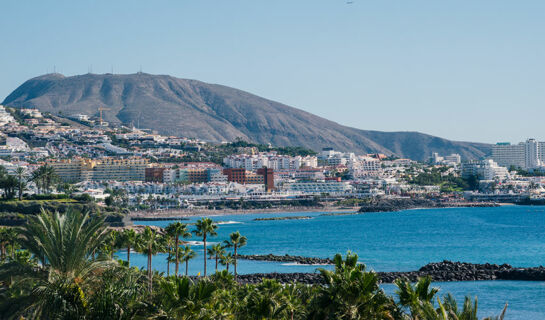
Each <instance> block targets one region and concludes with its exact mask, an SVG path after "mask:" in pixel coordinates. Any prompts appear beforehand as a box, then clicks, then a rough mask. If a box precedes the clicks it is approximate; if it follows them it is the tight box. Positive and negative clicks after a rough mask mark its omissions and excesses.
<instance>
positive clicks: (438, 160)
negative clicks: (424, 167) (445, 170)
mask: <svg viewBox="0 0 545 320" xmlns="http://www.w3.org/2000/svg"><path fill="white" fill-rule="evenodd" d="M431 159H432V163H433V164H446V165H449V166H457V165H459V164H460V163H461V162H462V157H461V156H460V155H459V154H457V153H453V154H451V155H449V156H444V157H442V156H440V155H439V153H437V152H434V153H432V154H431Z"/></svg>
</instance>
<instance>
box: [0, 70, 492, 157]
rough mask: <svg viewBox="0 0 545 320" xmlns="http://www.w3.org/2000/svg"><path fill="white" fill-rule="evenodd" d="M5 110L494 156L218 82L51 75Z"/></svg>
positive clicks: (180, 130) (264, 138) (265, 138)
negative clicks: (351, 123)
mask: <svg viewBox="0 0 545 320" xmlns="http://www.w3.org/2000/svg"><path fill="white" fill-rule="evenodd" d="M2 104H4V105H6V106H12V107H16V108H21V107H36V108H38V109H40V110H41V111H48V112H51V113H54V114H59V112H61V113H62V114H63V115H72V114H78V113H82V114H87V115H89V116H97V115H98V107H105V108H109V109H110V110H106V111H104V112H103V114H104V119H105V120H106V121H110V122H113V123H122V124H125V125H130V124H131V123H133V124H138V123H139V124H140V127H143V128H150V129H153V130H157V131H158V132H159V133H161V134H166V135H179V136H186V137H196V138H200V139H203V140H206V141H211V142H221V141H233V140H234V139H236V138H243V139H245V140H248V141H251V142H257V143H271V144H273V145H278V146H304V147H307V148H312V149H314V150H319V149H320V148H323V147H333V148H335V149H337V150H340V151H352V152H356V153H384V154H387V155H396V156H399V157H407V158H411V159H415V160H424V159H427V158H428V157H429V156H430V155H431V152H439V153H440V154H450V153H460V154H461V155H462V157H463V158H465V159H475V158H481V157H483V156H485V155H487V154H489V153H490V148H491V146H490V145H488V144H484V143H473V142H460V141H451V140H447V139H443V138H439V137H435V136H431V135H427V134H423V133H419V132H414V131H398V132H383V131H376V130H362V129H356V128H351V127H347V126H343V125H341V124H338V123H336V122H334V121H331V120H328V119H325V118H321V117H319V116H316V115H314V114H312V113H310V112H307V111H303V110H300V109H296V108H293V107H290V106H287V105H285V104H282V103H278V102H275V101H273V100H269V99H265V98H262V97H259V96H256V95H253V94H251V93H248V92H245V91H242V90H239V89H235V88H231V87H228V86H224V85H219V84H210V83H205V82H201V81H198V80H191V79H180V78H175V77H172V76H169V75H151V74H146V73H137V74H128V75H117V74H116V75H113V74H100V75H99V74H84V75H76V76H69V77H66V76H64V75H61V74H46V75H41V76H38V77H35V78H32V79H29V80H27V81H26V82H24V83H23V84H22V85H20V86H19V87H18V88H16V89H15V90H14V91H13V92H12V93H11V94H10V95H8V96H7V97H6V98H5V99H4V101H3V102H2Z"/></svg>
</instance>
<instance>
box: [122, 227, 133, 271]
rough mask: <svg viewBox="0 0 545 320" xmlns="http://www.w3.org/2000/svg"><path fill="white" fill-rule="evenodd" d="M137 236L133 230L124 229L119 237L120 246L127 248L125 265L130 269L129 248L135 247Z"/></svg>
mask: <svg viewBox="0 0 545 320" xmlns="http://www.w3.org/2000/svg"><path fill="white" fill-rule="evenodd" d="M136 240H137V234H136V232H135V231H134V230H133V229H125V230H123V232H122V233H121V235H120V242H121V244H122V246H125V247H127V264H128V266H129V268H130V267H131V248H134V247H135V246H136Z"/></svg>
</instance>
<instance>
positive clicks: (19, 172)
mask: <svg viewBox="0 0 545 320" xmlns="http://www.w3.org/2000/svg"><path fill="white" fill-rule="evenodd" d="M15 175H16V176H17V190H18V191H19V201H21V200H22V199H23V191H24V190H25V188H26V181H25V180H26V171H25V168H23V167H17V169H16V170H15Z"/></svg>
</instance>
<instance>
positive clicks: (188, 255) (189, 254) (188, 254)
mask: <svg viewBox="0 0 545 320" xmlns="http://www.w3.org/2000/svg"><path fill="white" fill-rule="evenodd" d="M196 256H197V253H196V252H195V251H193V249H191V247H190V246H185V247H184V248H183V249H182V252H181V257H182V261H183V262H185V275H186V276H187V275H188V268H189V260H191V259H194V258H195V257H196Z"/></svg>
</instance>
